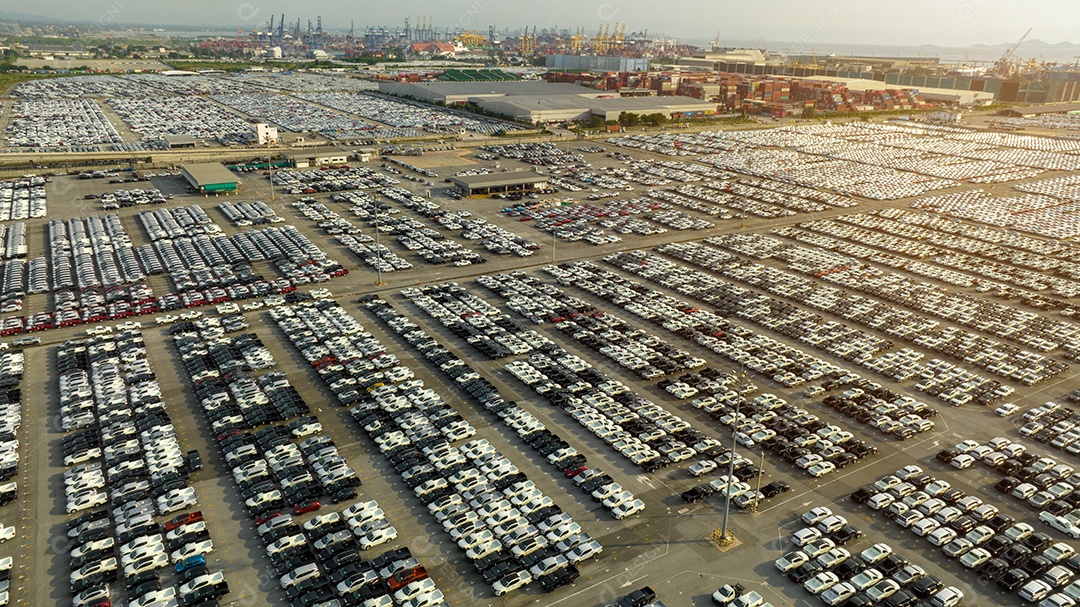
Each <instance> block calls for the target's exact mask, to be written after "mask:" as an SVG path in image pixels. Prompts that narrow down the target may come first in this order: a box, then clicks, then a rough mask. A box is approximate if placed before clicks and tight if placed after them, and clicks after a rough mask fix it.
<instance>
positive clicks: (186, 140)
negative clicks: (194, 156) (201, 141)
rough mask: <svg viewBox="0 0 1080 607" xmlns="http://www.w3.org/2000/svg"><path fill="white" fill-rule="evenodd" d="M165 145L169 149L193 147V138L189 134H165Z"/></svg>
mask: <svg viewBox="0 0 1080 607" xmlns="http://www.w3.org/2000/svg"><path fill="white" fill-rule="evenodd" d="M165 145H167V146H169V149H170V150H185V149H195V138H194V137H192V136H191V135H165Z"/></svg>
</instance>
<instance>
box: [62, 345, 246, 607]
mask: <svg viewBox="0 0 1080 607" xmlns="http://www.w3.org/2000/svg"><path fill="white" fill-rule="evenodd" d="M57 369H58V372H59V384H60V386H59V387H60V395H61V396H60V406H61V416H62V417H63V418H69V417H70V418H75V419H77V420H79V427H80V428H82V429H79V430H76V431H74V432H71V433H69V434H66V435H65V436H64V437H63V440H62V450H63V454H64V458H65V465H67V466H68V468H67V470H65V471H64V487H65V494H66V500H67V508H66V510H67V512H68V514H76V513H80V512H81V513H82V514H80V515H79V516H78V517H75V518H74V519H72V520H71V521H69V523H68V529H67V537H68V539H69V540H70V542H71V546H72V548H71V551H70V552H71V555H70V556H71V563H70V564H71V569H72V572H71V575H70V583H71V592H72V594H74V595H75V597H74V599H73V605H75V606H77V607H83V606H90V605H101V604H108V602H109V601H110V597H111V585H112V584H113V583H114V582H116V581H118V580H119V579H120V578H121V577H123V580H124V586H125V589H126V595H127V600H128V603H129V604H130V605H136V606H137V607H149V606H151V605H168V604H170V602H171V604H174V605H175V604H177V601H179V602H180V603H182V604H183V605H189V606H190V605H205V604H216V599H217V598H219V597H220V596H223V595H224V594H225V593H227V592H228V584H227V583H226V582H225V581H224V578H223V576H221V574H220V573H217V574H211V573H210V572H209V571H208V569H207V567H206V557H205V555H206V554H208V553H210V552H212V551H213V550H214V543H213V540H212V539H211V538H210V534H209V531H208V529H207V528H206V525H205V523H204V522H203V521H202V516H201V514H200V513H192V512H188V513H184V514H180V515H177V516H176V517H175V518H174V519H173V520H172V521H170V523H168V524H166V525H164V526H163V525H161V524H159V523H158V522H156V521H155V516H157V515H166V514H173V513H176V512H178V511H181V510H186V509H189V508H191V507H192V506H195V505H197V504H198V498H197V496H196V495H195V489H194V488H193V487H190V486H188V484H187V483H188V475H189V474H190V473H191V472H193V471H195V470H197V469H199V468H201V459H199V456H198V454H197V453H196V452H191V453H188V454H186V455H185V454H184V453H183V451H182V450H181V448H180V445H179V442H178V440H177V436H176V431H175V429H174V427H173V424H172V421H171V419H170V417H169V415H168V413H167V411H166V410H165V405H164V403H163V402H162V398H161V390H160V387H159V386H158V383H157V380H156V378H155V375H154V372H153V370H152V369H151V368H150V365H149V361H148V359H147V353H146V347H145V344H144V342H143V338H142V335H141V333H140V332H139V331H138V330H137V329H129V330H124V331H121V332H119V333H116V334H110V335H101V336H96V337H92V338H89V339H85V340H72V341H67V342H64V343H62V344H61V345H60V346H59V348H58V349H57ZM101 506H105V508H104V509H99V507H101ZM170 566H171V568H172V569H174V573H176V574H177V579H176V581H175V586H174V587H170V588H168V589H163V584H162V580H161V574H160V570H161V569H164V568H166V567H170ZM211 578H213V580H214V581H213V582H212V583H211V582H209V580H210V579H211Z"/></svg>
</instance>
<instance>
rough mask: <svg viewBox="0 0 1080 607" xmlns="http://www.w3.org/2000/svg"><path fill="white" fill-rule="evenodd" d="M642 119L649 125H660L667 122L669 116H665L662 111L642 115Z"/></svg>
mask: <svg viewBox="0 0 1080 607" xmlns="http://www.w3.org/2000/svg"><path fill="white" fill-rule="evenodd" d="M641 121H642V122H643V123H645V124H647V125H649V126H659V125H661V124H664V123H665V122H667V116H664V115H663V114H661V113H660V112H653V113H651V114H646V115H644V116H642V117H641Z"/></svg>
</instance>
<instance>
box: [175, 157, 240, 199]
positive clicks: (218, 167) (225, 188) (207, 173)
mask: <svg viewBox="0 0 1080 607" xmlns="http://www.w3.org/2000/svg"><path fill="white" fill-rule="evenodd" d="M180 174H181V175H183V176H184V179H186V180H187V182H188V183H189V184H191V187H193V188H195V190H196V191H198V192H200V193H202V194H211V193H213V194H218V193H221V192H226V193H227V192H235V191H236V185H237V184H238V183H239V180H238V179H237V178H236V174H235V173H233V172H232V171H230V170H229V169H227V168H225V165H223V164H221V163H220V162H201V163H197V164H182V165H180Z"/></svg>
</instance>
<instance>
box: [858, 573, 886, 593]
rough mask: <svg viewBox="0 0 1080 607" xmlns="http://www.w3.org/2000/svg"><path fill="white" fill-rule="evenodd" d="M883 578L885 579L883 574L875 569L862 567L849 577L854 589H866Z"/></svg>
mask: <svg viewBox="0 0 1080 607" xmlns="http://www.w3.org/2000/svg"><path fill="white" fill-rule="evenodd" d="M883 579H885V575H884V574H883V573H881V572H880V571H878V570H877V569H873V568H871V569H864V570H863V571H861V572H860V573H857V574H855V576H854V577H852V578H851V585H852V586H854V587H855V590H856V591H859V590H866V589H867V588H869V587H871V586H873V585H874V584H877V583H878V582H880V581H881V580H883Z"/></svg>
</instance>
